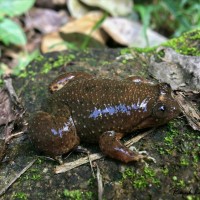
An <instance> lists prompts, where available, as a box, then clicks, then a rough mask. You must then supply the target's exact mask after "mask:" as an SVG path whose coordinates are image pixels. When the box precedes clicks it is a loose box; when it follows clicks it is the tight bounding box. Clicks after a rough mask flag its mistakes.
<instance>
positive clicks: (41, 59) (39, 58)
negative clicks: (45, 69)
mask: <svg viewBox="0 0 200 200" xmlns="http://www.w3.org/2000/svg"><path fill="white" fill-rule="evenodd" d="M44 59H45V57H44V56H43V55H41V54H40V55H39V56H37V57H36V58H35V61H38V62H41V61H43V60H44Z"/></svg>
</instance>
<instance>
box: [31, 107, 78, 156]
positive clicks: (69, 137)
mask: <svg viewBox="0 0 200 200" xmlns="http://www.w3.org/2000/svg"><path fill="white" fill-rule="evenodd" d="M66 112H67V111H66ZM66 112H65V113H66ZM67 116H68V117H66V116H65V117H64V116H62V115H61V113H60V115H58V114H57V115H53V114H51V113H48V112H44V111H38V112H36V113H35V114H33V115H32V117H31V118H30V119H29V122H28V134H29V136H30V139H31V141H32V142H33V143H34V145H35V146H36V148H37V149H38V150H40V151H42V152H44V153H45V154H46V155H49V156H51V157H53V158H55V157H56V156H59V155H62V154H65V153H68V152H69V151H70V150H72V149H74V148H76V147H77V146H78V145H79V141H80V140H79V137H78V136H77V133H76V128H75V125H74V122H73V119H72V117H71V116H70V115H67Z"/></svg>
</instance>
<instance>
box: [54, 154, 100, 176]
mask: <svg viewBox="0 0 200 200" xmlns="http://www.w3.org/2000/svg"><path fill="white" fill-rule="evenodd" d="M103 157H104V155H103V154H100V153H94V154H91V155H90V160H91V162H92V161H94V160H98V159H100V158H103ZM88 162H89V159H88V156H86V157H84V158H80V159H78V160H75V161H73V162H69V163H64V164H63V165H59V166H57V167H56V168H55V169H54V172H55V173H56V174H59V173H63V172H66V171H69V170H71V169H73V168H76V167H78V166H81V165H83V164H86V163H88Z"/></svg>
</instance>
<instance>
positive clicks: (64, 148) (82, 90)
mask: <svg viewBox="0 0 200 200" xmlns="http://www.w3.org/2000/svg"><path fill="white" fill-rule="evenodd" d="M49 89H50V91H51V92H52V94H51V95H50V97H49V98H48V99H47V100H46V102H44V103H43V106H42V108H41V110H42V111H39V112H36V113H34V114H33V115H32V117H31V118H30V120H29V127H28V130H29V134H30V138H31V140H32V141H33V143H34V144H35V146H36V147H37V148H38V149H39V150H41V151H43V152H44V153H46V154H48V155H50V156H53V157H55V156H57V155H62V154H65V153H67V152H69V151H70V150H72V149H74V148H75V147H77V146H78V145H79V143H80V141H84V142H89V143H99V146H100V148H101V150H102V151H103V152H104V153H105V154H106V155H108V156H110V157H112V158H115V159H118V160H121V161H123V162H131V161H137V160H140V159H142V158H143V157H144V156H143V155H140V154H138V153H136V152H132V151H130V150H129V149H128V148H126V147H125V146H124V145H123V144H122V143H121V142H120V139H121V138H122V137H123V136H124V135H126V134H128V133H131V132H133V131H135V130H138V129H143V128H149V127H157V126H160V125H162V124H165V123H167V122H168V121H169V120H170V119H172V118H174V117H177V116H178V114H179V108H178V105H177V103H176V102H175V101H174V99H173V98H172V97H171V89H170V87H169V86H168V85H167V84H153V83H151V82H150V81H148V80H145V79H142V78H140V77H132V78H128V79H126V80H111V79H101V78H94V77H92V76H91V75H89V74H86V73H75V72H74V73H66V74H64V75H61V76H60V77H58V78H57V79H55V80H54V81H53V82H52V83H51V84H50V87H49Z"/></svg>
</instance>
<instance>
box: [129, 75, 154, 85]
mask: <svg viewBox="0 0 200 200" xmlns="http://www.w3.org/2000/svg"><path fill="white" fill-rule="evenodd" d="M126 80H129V81H131V82H134V83H138V84H140V83H146V84H151V85H155V83H154V82H152V81H150V80H148V79H145V78H143V77H140V76H130V77H128V78H127V79H126Z"/></svg>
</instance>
